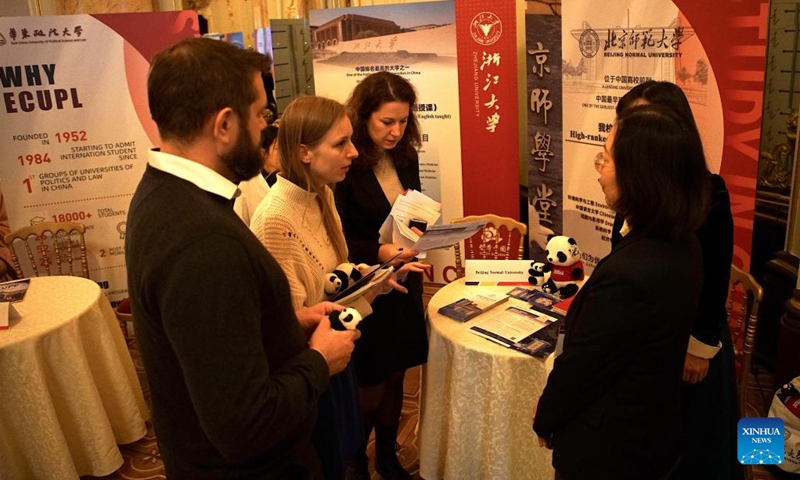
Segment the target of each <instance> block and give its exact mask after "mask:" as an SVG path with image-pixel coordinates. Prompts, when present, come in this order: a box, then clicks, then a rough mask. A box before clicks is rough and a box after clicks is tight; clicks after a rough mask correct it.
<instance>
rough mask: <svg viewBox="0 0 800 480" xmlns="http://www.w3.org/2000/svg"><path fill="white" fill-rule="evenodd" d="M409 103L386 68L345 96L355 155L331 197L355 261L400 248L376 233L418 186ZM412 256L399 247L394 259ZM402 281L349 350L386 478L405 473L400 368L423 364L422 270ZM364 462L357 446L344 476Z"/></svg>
mask: <svg viewBox="0 0 800 480" xmlns="http://www.w3.org/2000/svg"><path fill="white" fill-rule="evenodd" d="M416 101H417V97H416V93H415V92H414V88H413V87H412V86H411V84H410V83H408V81H407V80H405V79H403V78H402V77H400V76H398V75H395V74H393V73H389V72H379V73H374V74H372V75H369V76H367V77H365V78H364V79H363V80H362V81H361V82H360V83H359V84H358V85H357V86H356V88H355V89H354V90H353V93H352V94H351V96H350V98H349V99H348V101H347V104H346V106H347V108H348V113H349V115H350V119H351V120H352V122H353V143H354V144H355V146H356V148H357V149H358V151H359V156H358V158H356V159H354V160H353V165H352V167H351V169H350V172H349V173H348V174H347V177H346V178H345V180H344V181H343V182H342V183H340V184H338V185H337V186H336V192H335V195H336V207H337V209H338V210H339V215H340V216H341V218H342V225H343V227H344V233H345V238H346V239H347V245H348V247H349V249H350V257H351V259H352V260H353V261H354V262H364V263H368V264H375V263H382V262H384V261H386V260H388V259H390V258H392V257H393V256H394V255H396V254H397V253H399V252H400V251H401V248H400V247H399V245H396V244H391V243H387V244H381V243H380V242H379V240H378V239H379V234H378V230H379V229H380V226H381V225H382V224H383V222H384V220H385V219H386V217H387V216H388V215H389V212H390V211H391V209H392V204H393V203H394V201H395V200H396V199H397V196H398V195H400V194H401V193H403V191H404V190H407V189H410V188H411V189H415V190H420V189H421V185H420V179H419V157H418V155H417V148H419V146H420V144H421V135H420V130H419V125H418V123H417V119H416V117H415V115H414V111H413V107H414V105H415V103H416ZM418 253H419V252H417V251H414V250H406V251H404V252H402V254H401V255H400V256H399V257H398V258H397V259H396V260H395V261H394V264H395V265H399V264H402V263H403V262H409V261H411V260H412V259H413V258H414V257H415V256H416V255H417V254H418ZM405 285H406V287H407V288H408V294H407V295H404V294H402V293H399V292H391V293H389V294H388V295H383V296H381V297H379V298H378V299H376V300H375V301H374V302H373V303H372V309H373V313H372V320H371V321H370V322H368V323H366V322H365V324H364V326H363V328H362V329H361V339H360V340H359V341H358V343H357V344H356V349H355V351H354V353H353V361H354V362H355V365H356V373H357V378H358V384H359V400H360V404H361V414H362V421H363V422H364V424H365V428H366V431H367V435H366V438H369V433H370V432H371V430H372V428H373V426H374V428H375V469H376V470H377V471H378V473H379V474H380V475H381V476H383V477H384V478H387V479H409V478H411V476H410V475H409V474H408V472H407V471H406V470H405V469H404V468H403V466H402V465H401V464H400V462H399V460H398V459H397V451H396V440H397V430H398V427H399V423H400V413H401V410H402V407H403V379H404V378H405V372H406V369H408V368H410V367H414V366H416V365H421V364H423V363H425V361H426V360H427V356H428V335H427V328H426V324H425V314H424V312H423V308H422V275H421V274H419V273H412V274H409V275H408V279H407V281H406V284H405ZM367 462H368V459H367V454H366V443H364V445H362V447H361V449H360V451H359V452H358V453H357V454H356V458H354V460H353V461H352V462H351V464H350V466H349V467H348V478H351V479H368V478H370V476H369V471H368V469H367Z"/></svg>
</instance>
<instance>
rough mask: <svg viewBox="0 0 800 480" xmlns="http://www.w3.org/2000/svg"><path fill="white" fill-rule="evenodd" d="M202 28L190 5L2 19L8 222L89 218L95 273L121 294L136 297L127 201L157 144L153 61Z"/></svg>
mask: <svg viewBox="0 0 800 480" xmlns="http://www.w3.org/2000/svg"><path fill="white" fill-rule="evenodd" d="M192 25H193V27H192ZM196 29H197V15H196V13H193V12H191V13H190V12H167V13H148V14H120V15H71V16H66V15H65V16H53V17H7V18H0V35H2V37H3V38H4V39H5V43H4V44H2V45H0V49H2V57H1V58H2V60H0V87H2V95H3V101H2V107H0V132H2V134H0V150H1V151H2V152H3V153H4V154H5V158H4V161H3V162H0V180H2V190H3V195H4V199H5V202H6V207H7V210H8V215H9V223H10V227H11V229H12V230H15V229H17V228H20V227H23V226H26V225H35V224H38V223H42V222H64V221H67V222H80V223H83V224H85V225H86V229H87V232H86V242H87V254H88V263H89V275H90V277H91V279H92V280H94V281H96V282H97V283H98V284H99V285H100V286H101V288H103V291H104V292H105V293H106V294H107V295H108V297H109V299H110V300H111V301H112V303H113V302H117V301H119V300H121V299H122V298H124V297H125V296H126V295H127V281H126V272H125V255H124V254H125V251H124V243H125V223H126V218H127V210H128V204H129V203H130V199H131V196H132V195H133V192H134V190H135V188H136V185H137V184H138V182H139V178H140V177H141V175H142V172H143V171H144V166H145V164H146V162H147V151H148V149H149V148H150V147H151V146H152V145H155V144H157V143H158V134H157V131H156V128H155V125H154V124H153V122H152V120H151V119H150V112H149V109H148V107H147V91H146V81H147V71H148V68H149V63H148V62H149V59H150V57H151V56H152V55H153V53H155V52H156V51H158V50H160V49H161V48H163V47H166V46H167V45H169V44H171V43H174V42H176V41H178V40H180V39H182V38H185V37H188V36H192V35H195V34H196V33H197V31H196ZM37 261H39V262H40V263H41V262H47V261H48V259H47V258H37Z"/></svg>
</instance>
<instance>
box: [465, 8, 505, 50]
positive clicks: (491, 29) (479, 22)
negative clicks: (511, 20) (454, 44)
mask: <svg viewBox="0 0 800 480" xmlns="http://www.w3.org/2000/svg"><path fill="white" fill-rule="evenodd" d="M469 33H470V34H471V35H472V39H473V40H475V41H476V42H477V43H479V44H481V45H491V44H493V43H495V42H497V41H498V40H500V36H501V35H502V34H503V23H502V22H501V21H500V17H498V16H497V15H495V14H494V13H492V12H481V13H479V14H477V15H475V16H474V17H473V18H472V21H471V22H469Z"/></svg>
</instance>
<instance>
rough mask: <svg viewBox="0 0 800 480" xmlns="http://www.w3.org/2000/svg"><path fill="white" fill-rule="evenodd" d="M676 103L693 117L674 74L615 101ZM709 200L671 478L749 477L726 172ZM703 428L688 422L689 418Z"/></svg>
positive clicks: (622, 104) (715, 180)
mask: <svg viewBox="0 0 800 480" xmlns="http://www.w3.org/2000/svg"><path fill="white" fill-rule="evenodd" d="M647 104H652V105H661V106H663V107H666V108H670V109H673V110H674V111H676V112H677V113H678V114H680V115H681V116H683V117H684V118H685V119H686V121H687V122H689V123H690V124H691V125H692V126H695V128H696V124H695V121H694V115H693V114H692V109H691V107H690V106H689V101H688V99H687V98H686V95H685V94H684V93H683V90H681V89H680V87H678V86H677V85H675V84H674V83H670V82H657V81H653V80H651V81H647V82H644V83H641V84H639V85H637V86H635V87H633V88H632V89H631V90H630V91H628V93H626V94H625V95H624V96H623V97H622V98H621V99H620V101H619V103H618V104H617V115H621V114H622V113H623V112H624V111H625V110H627V109H629V108H631V107H634V106H637V105H647ZM707 175H708V177H709V180H710V185H711V206H710V208H709V211H708V217H707V218H706V221H705V223H704V224H703V226H702V227H700V229H699V230H698V231H697V239H698V240H699V241H700V249H701V251H702V253H703V290H702V293H701V295H700V305H699V306H698V309H697V314H696V316H695V320H694V326H693V327H692V334H691V337H690V339H689V349H688V351H687V352H686V359H685V362H684V366H683V382H684V383H683V386H682V389H681V390H682V393H683V398H682V405H683V415H684V416H683V419H684V424H685V425H686V426H687V428H686V429H685V430H684V431H685V432H686V435H685V437H684V440H683V442H682V446H683V448H682V450H681V463H680V465H679V466H678V470H677V471H676V472H675V474H674V475H673V476H672V480H693V479H695V478H702V479H703V480H739V479H743V478H744V472H743V470H742V466H741V465H740V464H739V462H738V461H737V455H736V450H737V447H736V438H737V432H736V425H737V423H738V421H739V415H738V407H737V401H736V398H737V394H736V369H735V366H734V352H733V343H732V342H731V335H730V331H729V330H728V324H727V314H726V311H725V301H726V299H727V296H728V283H729V281H730V271H731V260H732V258H733V215H731V201H730V196H729V195H728V189H727V188H726V186H725V180H723V179H722V177H721V176H719V175H716V174H712V173H711V172H708V173H707ZM622 223H623V218H622V216H620V215H617V216H616V218H615V219H614V228H613V230H612V236H611V242H612V243H616V242H618V241H620V240H621V238H622V237H621V236H620V234H619V231H620V229H621V227H622ZM701 425H702V427H703V428H698V429H690V427H691V426H701Z"/></svg>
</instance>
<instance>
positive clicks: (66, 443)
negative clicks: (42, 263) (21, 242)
mask: <svg viewBox="0 0 800 480" xmlns="http://www.w3.org/2000/svg"><path fill="white" fill-rule="evenodd" d="M13 306H14V308H15V309H16V310H17V312H19V314H20V318H18V319H11V320H10V328H9V329H8V330H0V465H2V467H0V468H1V470H0V477H2V478H14V479H16V478H36V479H59V480H62V479H70V478H75V479H77V478H78V477H79V476H81V475H94V476H105V475H108V474H110V473H112V472H114V471H115V470H117V469H118V468H119V467H120V466H121V465H122V461H123V459H122V455H121V454H120V451H119V448H118V447H117V444H124V443H131V442H134V441H136V440H138V439H140V438H142V437H143V436H144V434H145V433H146V427H145V420H146V419H147V418H149V412H148V409H147V406H146V404H145V401H144V397H143V396H142V390H141V386H140V385H139V380H138V378H137V376H136V371H135V369H134V367H133V362H132V361H131V357H130V353H129V352H128V349H127V345H126V344H125V340H124V338H123V336H122V332H121V331H120V328H119V324H118V323H117V321H116V318H115V316H114V311H113V310H112V309H111V305H110V304H109V302H108V299H107V298H106V297H105V295H104V294H103V293H102V292H101V291H100V288H99V287H98V286H97V284H96V283H95V282H93V281H91V280H87V279H85V278H80V277H70V276H54V277H37V278H32V279H31V283H30V288H29V289H28V291H27V293H26V295H25V298H24V299H23V301H21V302H19V303H15V304H13Z"/></svg>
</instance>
